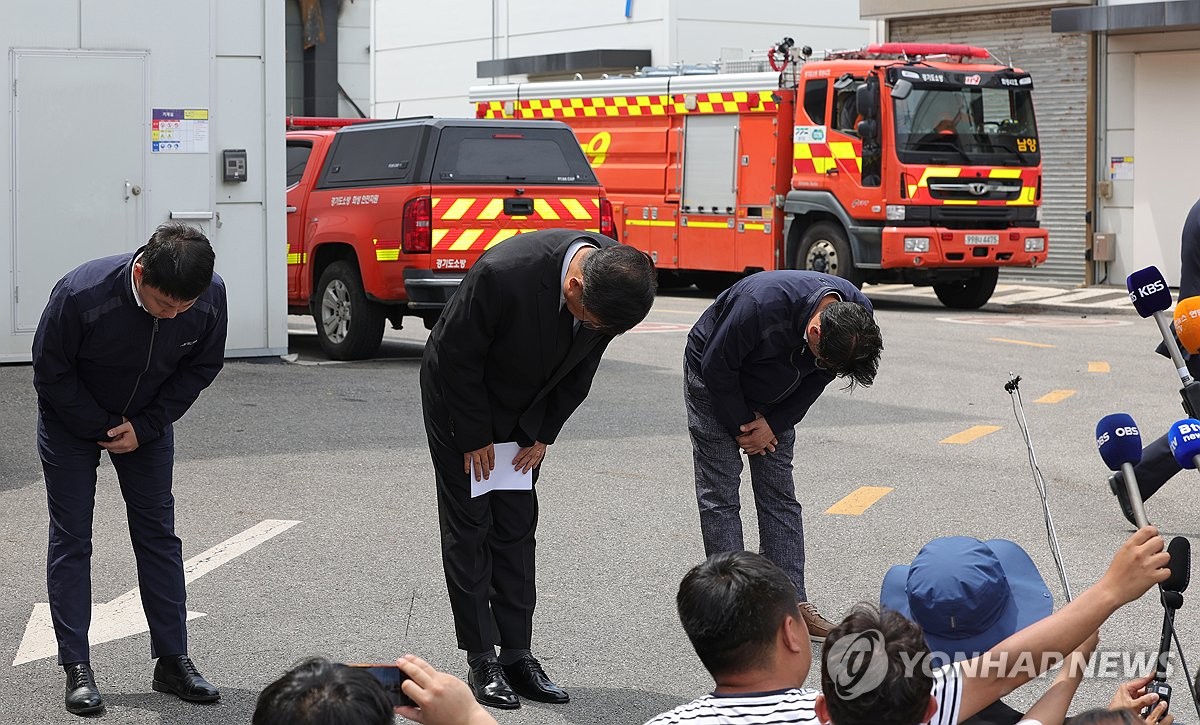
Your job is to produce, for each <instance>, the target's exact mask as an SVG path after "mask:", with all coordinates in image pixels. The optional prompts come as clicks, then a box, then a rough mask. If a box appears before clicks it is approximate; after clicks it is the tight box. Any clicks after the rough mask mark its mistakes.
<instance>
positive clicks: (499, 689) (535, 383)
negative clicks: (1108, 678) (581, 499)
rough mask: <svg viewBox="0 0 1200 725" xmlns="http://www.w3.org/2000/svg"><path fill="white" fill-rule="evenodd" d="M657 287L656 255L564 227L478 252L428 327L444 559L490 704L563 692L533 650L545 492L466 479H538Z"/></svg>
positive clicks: (428, 405) (430, 410)
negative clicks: (528, 475) (619, 338)
mask: <svg viewBox="0 0 1200 725" xmlns="http://www.w3.org/2000/svg"><path fill="white" fill-rule="evenodd" d="M654 292H655V271H654V265H653V264H652V263H651V261H650V259H649V257H647V256H646V255H645V254H644V253H642V252H640V251H638V250H637V249H634V248H633V247H628V246H625V245H621V244H617V243H616V242H614V241H613V240H611V239H609V238H608V237H605V236H602V235H600V234H592V233H588V232H579V231H573V230H569V229H549V230H544V231H538V232H529V233H526V234H521V235H519V236H516V237H513V238H512V239H509V240H508V241H505V242H504V243H502V244H499V245H497V246H495V247H493V248H492V249H489V250H488V251H487V252H485V253H484V254H483V255H482V256H481V257H480V258H479V260H478V261H477V262H476V263H475V265H474V266H473V267H471V269H470V271H468V272H467V275H466V277H465V278H464V279H463V281H462V284H461V285H460V286H459V288H458V291H457V292H455V293H454V296H453V297H452V298H451V300H450V302H449V303H448V304H447V305H446V309H445V310H444V311H443V312H442V316H441V319H439V320H438V322H437V324H436V325H435V326H434V328H433V331H432V332H431V333H430V334H429V341H428V342H427V343H426V345H425V356H424V359H423V361H422V363H421V404H422V408H423V409H424V413H425V431H426V433H427V435H428V437H429V451H430V454H431V455H432V456H433V467H434V472H435V475H436V481H437V498H438V515H439V521H440V525H441V534H442V565H443V567H444V568H445V571H446V584H447V587H448V588H449V592H450V606H451V609H452V610H453V612H454V629H455V632H456V634H457V636H458V647H459V649H462V650H465V651H466V652H467V661H468V664H469V666H470V672H469V673H468V676H467V683H468V684H469V685H470V686H471V689H472V691H473V692H474V693H475V697H476V699H477V700H479V702H481V703H483V704H484V705H489V706H491V707H498V708H503V709H515V708H518V707H520V705H521V703H520V700H519V699H518V698H517V695H518V694H520V695H521V696H523V697H526V698H528V699H531V700H537V701H539V702H551V703H563V702H567V701H568V699H569V697H568V695H567V693H566V692H565V691H564V690H563V689H562V688H560V687H558V685H556V684H554V682H552V681H551V680H550V678H549V677H547V676H546V673H545V672H544V671H543V670H542V667H541V665H540V664H539V663H538V661H537V659H536V658H535V657H534V656H533V654H532V652H531V650H530V646H531V639H532V634H533V609H534V604H535V601H536V595H535V582H534V530H535V528H536V527H537V510H538V508H537V493H536V491H493V492H490V493H484V494H482V495H479V496H476V497H472V495H471V481H472V478H473V479H474V480H475V481H479V480H481V479H486V478H488V477H489V476H490V475H491V472H492V469H493V468H495V467H496V466H511V467H513V468H516V469H519V470H521V471H532V479H533V481H534V482H536V481H537V475H538V470H539V467H540V466H541V463H542V460H543V459H544V457H545V455H546V447H547V446H549V445H550V444H552V443H554V441H555V439H556V438H557V437H558V433H559V431H560V430H562V427H563V424H565V423H566V422H567V418H568V417H570V415H571V413H573V412H574V411H575V409H576V408H577V407H579V404H580V403H582V402H583V399H584V398H585V397H587V394H588V390H589V389H590V388H591V384H592V377H593V376H594V375H595V374H596V368H597V367H598V366H599V365H600V357H601V356H602V355H603V354H604V349H605V348H606V347H607V346H608V343H609V342H611V341H612V339H613V337H615V336H616V335H619V334H621V333H623V332H625V331H626V330H629V329H630V328H632V327H633V326H634V325H636V324H638V323H639V322H641V321H642V320H643V319H644V318H645V317H646V314H647V313H648V312H649V311H650V306H651V304H653V302H654ZM509 441H512V442H516V443H517V444H518V446H519V450H518V453H517V454H516V456H515V458H511V459H508V460H503V459H502V460H499V461H497V460H496V453H495V448H494V444H496V443H502V442H509ZM493 621H494V623H495V626H494V627H493ZM497 630H498V631H497ZM497 641H498V642H499V644H500V655H499V657H498V658H497V656H496V650H495V648H494V645H495V643H496V642H497ZM514 691H515V692H514Z"/></svg>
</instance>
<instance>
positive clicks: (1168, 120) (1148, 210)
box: [1133, 51, 1200, 286]
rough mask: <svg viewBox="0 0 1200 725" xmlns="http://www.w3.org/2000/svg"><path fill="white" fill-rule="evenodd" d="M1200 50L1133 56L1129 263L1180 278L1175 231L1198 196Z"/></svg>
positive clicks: (1169, 278)
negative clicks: (1131, 254)
mask: <svg viewBox="0 0 1200 725" xmlns="http://www.w3.org/2000/svg"><path fill="white" fill-rule="evenodd" d="M1197 68H1200V52H1196V51H1189V52H1182V53H1139V54H1138V55H1137V57H1136V60H1135V62H1134V81H1133V82H1134V91H1133V98H1134V112H1133V154H1134V156H1133V158H1134V169H1135V174H1134V179H1133V234H1134V245H1133V248H1134V265H1133V269H1141V268H1143V267H1148V266H1150V265H1155V266H1156V267H1158V268H1159V269H1160V270H1162V273H1163V275H1164V276H1165V277H1166V278H1167V283H1168V284H1170V285H1171V286H1176V285H1178V284H1179V235H1180V232H1181V230H1182V229H1183V220H1184V218H1185V217H1186V216H1187V213H1188V209H1190V208H1191V207H1192V204H1194V203H1196V199H1197V198H1200V181H1197V177H1196V169H1200V141H1197V140H1196V135H1195V128H1196V125H1195V124H1196V119H1198V118H1200V79H1198V78H1197V77H1196V69H1197Z"/></svg>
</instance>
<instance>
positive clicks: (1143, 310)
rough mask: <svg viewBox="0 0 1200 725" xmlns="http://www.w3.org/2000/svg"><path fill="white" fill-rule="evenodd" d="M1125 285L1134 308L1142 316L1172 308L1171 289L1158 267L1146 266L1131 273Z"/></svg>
mask: <svg viewBox="0 0 1200 725" xmlns="http://www.w3.org/2000/svg"><path fill="white" fill-rule="evenodd" d="M1125 287H1126V288H1127V289H1128V290H1129V299H1130V300H1131V301H1132V302H1133V307H1134V309H1136V310H1137V312H1138V314H1139V315H1141V316H1142V317H1150V316H1151V315H1153V314H1154V313H1155V312H1159V311H1161V310H1167V309H1170V308H1171V290H1170V289H1168V288H1167V280H1166V279H1165V278H1164V277H1163V276H1162V272H1159V271H1158V267H1146V268H1145V269H1139V270H1138V271H1136V272H1134V273H1133V274H1131V275H1129V276H1128V277H1127V278H1125Z"/></svg>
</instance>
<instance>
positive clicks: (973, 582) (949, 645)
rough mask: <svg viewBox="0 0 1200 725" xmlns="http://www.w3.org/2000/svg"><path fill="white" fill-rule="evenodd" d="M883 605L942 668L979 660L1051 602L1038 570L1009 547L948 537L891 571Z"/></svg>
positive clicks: (1044, 613)
mask: <svg viewBox="0 0 1200 725" xmlns="http://www.w3.org/2000/svg"><path fill="white" fill-rule="evenodd" d="M879 602H880V604H882V605H883V606H884V607H887V608H888V609H894V610H896V611H897V612H899V613H901V614H903V615H904V616H905V617H908V618H909V619H911V620H912V621H914V622H916V623H917V624H919V625H921V629H923V630H924V631H925V641H926V642H927V643H928V644H929V649H930V651H932V652H933V653H934V654H935V655H937V654H938V653H945V657H939V658H938V659H939V660H942V661H947V660H948V661H958V660H961V659H969V658H971V657H975V656H978V655H980V654H983V653H984V652H986V651H988V650H990V649H991V648H992V647H995V646H996V645H997V644H999V643H1000V642H1001V641H1003V640H1004V639H1005V638H1007V637H1008V636H1009V635H1011V634H1013V633H1014V632H1016V631H1018V630H1020V629H1023V628H1025V627H1028V626H1029V625H1030V624H1033V623H1034V622H1036V621H1038V620H1039V619H1042V618H1043V617H1046V616H1048V615H1049V614H1050V611H1051V610H1052V609H1053V607H1054V600H1053V599H1052V598H1051V596H1050V590H1049V589H1047V588H1046V582H1044V581H1043V580H1042V575H1041V574H1039V573H1038V570H1037V566H1036V565H1034V563H1033V560H1032V559H1030V558H1029V554H1026V553H1025V550H1024V549H1022V548H1021V547H1020V546H1018V545H1017V544H1015V543H1013V542H1011V541H1008V540H1007V539H991V540H990V541H986V542H984V541H980V540H979V539H974V538H971V537H969V536H944V537H942V538H939V539H934V540H933V541H930V542H929V543H928V544H926V545H925V546H923V547H921V551H920V552H918V553H917V556H916V558H915V559H913V562H912V564H911V565H904V564H900V565H897V566H893V567H892V568H891V569H889V570H888V573H887V574H886V575H885V576H884V578H883V588H882V590H881V591H880V593H879Z"/></svg>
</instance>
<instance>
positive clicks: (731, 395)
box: [685, 270, 873, 436]
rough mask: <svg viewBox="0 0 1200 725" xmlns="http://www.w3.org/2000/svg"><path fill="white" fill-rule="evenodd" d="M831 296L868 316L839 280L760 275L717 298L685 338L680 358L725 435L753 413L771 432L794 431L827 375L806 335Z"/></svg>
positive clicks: (861, 300)
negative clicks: (819, 306) (855, 305)
mask: <svg viewBox="0 0 1200 725" xmlns="http://www.w3.org/2000/svg"><path fill="white" fill-rule="evenodd" d="M831 292H836V293H837V294H839V295H840V296H841V298H842V299H843V300H846V301H847V302H857V303H858V304H860V305H863V306H864V307H866V308H867V309H868V310H872V311H873V308H872V307H871V302H870V300H868V299H867V298H866V296H865V295H863V293H862V292H859V291H858V290H857V289H855V287H854V285H852V284H850V283H849V282H847V281H846V280H844V279H841V278H840V277H834V276H831V275H828V274H821V273H818V272H802V271H792V270H783V271H778V272H759V273H757V274H752V275H750V276H749V277H746V278H744V279H742V280H740V281H739V282H738V283H737V284H735V285H733V286H732V287H730V288H729V289H727V290H725V291H724V292H722V293H721V295H720V296H719V297H717V299H716V300H715V301H714V302H713V303H712V305H711V306H710V307H709V308H708V309H707V310H705V312H704V314H703V315H701V316H700V319H699V320H698V321H697V322H696V324H695V325H694V326H693V327H692V331H691V332H690V333H689V334H688V342H687V349H686V351H685V358H686V361H687V364H688V365H689V366H690V367H691V368H692V370H694V371H695V372H696V373H697V374H699V375H700V377H701V379H703V380H704V385H705V387H706V388H708V393H709V395H710V396H711V398H712V404H713V411H714V412H715V413H716V415H717V419H718V420H719V421H720V422H721V424H722V425H724V426H725V428H726V429H727V430H728V431H729V433H730V435H733V436H737V435H741V430H740V426H742V425H743V424H745V423H749V422H750V421H752V420H754V413H755V411H758V412H760V413H762V414H763V417H764V418H766V420H767V423H768V424H769V425H770V426H771V430H773V431H776V432H778V431H782V430H787V429H788V428H791V427H793V426H795V425H796V424H797V423H799V422H800V420H801V419H802V418H803V417H804V414H805V413H807V412H808V409H809V407H810V406H811V405H812V404H813V402H814V401H816V399H817V398H818V397H820V395H821V392H822V391H823V390H824V389H825V386H826V385H828V384H829V382H830V381H831V380H833V379H834V375H833V373H831V372H828V371H826V370H822V369H820V368H818V367H817V366H816V358H815V357H814V356H813V353H812V351H811V350H809V349H808V346H807V345H806V344H805V342H804V330H805V328H806V327H807V326H808V321H809V319H811V318H812V316H813V312H814V311H815V310H816V308H817V304H818V303H819V302H820V301H821V298H822V297H824V296H825V295H827V294H829V293H831Z"/></svg>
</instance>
